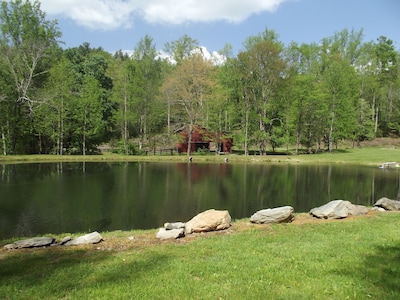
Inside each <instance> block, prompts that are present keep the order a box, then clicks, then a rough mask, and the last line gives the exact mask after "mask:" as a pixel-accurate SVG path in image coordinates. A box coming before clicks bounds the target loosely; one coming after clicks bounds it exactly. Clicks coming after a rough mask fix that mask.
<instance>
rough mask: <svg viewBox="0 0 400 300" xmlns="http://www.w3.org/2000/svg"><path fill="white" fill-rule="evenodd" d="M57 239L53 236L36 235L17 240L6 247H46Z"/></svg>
mask: <svg viewBox="0 0 400 300" xmlns="http://www.w3.org/2000/svg"><path fill="white" fill-rule="evenodd" d="M54 241H55V239H54V238H52V237H35V238H31V239H26V240H20V241H16V242H14V243H12V244H7V245H5V246H4V248H6V249H21V248H33V247H46V246H50V245H51V244H53V243H54Z"/></svg>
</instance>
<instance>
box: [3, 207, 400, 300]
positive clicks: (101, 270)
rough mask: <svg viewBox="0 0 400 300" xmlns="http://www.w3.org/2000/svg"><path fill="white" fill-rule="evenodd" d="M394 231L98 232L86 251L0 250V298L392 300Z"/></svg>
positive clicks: (342, 224)
mask: <svg viewBox="0 0 400 300" xmlns="http://www.w3.org/2000/svg"><path fill="white" fill-rule="evenodd" d="M399 226H400V214H398V213H384V214H376V215H373V216H369V217H359V218H353V219H350V220H338V221H325V220H317V221H313V222H311V223H304V224H299V223H296V222H294V223H292V224H274V225H265V226H261V225H251V224H249V222H248V220H239V221H236V222H234V223H233V226H232V228H231V229H229V230H228V231H227V232H221V233H220V234H200V235H197V236H196V237H194V238H193V237H186V238H183V239H181V240H177V241H172V242H171V241H169V242H160V241H156V238H155V236H154V234H155V230H147V231H141V232H140V233H139V232H116V233H113V232H109V233H105V234H104V237H105V241H104V242H103V243H101V244H98V245H93V246H86V247H70V248H62V247H51V248H46V249H29V250H18V251H11V252H6V251H5V250H0V251H1V252H0V286H1V289H0V298H1V299H59V298H65V299H111V298H112V299H370V298H371V299H399V297H400V287H399V279H398V278H399V276H400V260H399V253H400V237H399V236H398V233H397V232H398V228H399ZM238 228H240V230H239V229H238ZM132 234H133V235H135V239H134V240H133V241H129V242H128V239H127V237H128V236H130V235H132ZM115 245H116V246H115Z"/></svg>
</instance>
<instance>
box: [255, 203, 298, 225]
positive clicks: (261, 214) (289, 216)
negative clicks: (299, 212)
mask: <svg viewBox="0 0 400 300" xmlns="http://www.w3.org/2000/svg"><path fill="white" fill-rule="evenodd" d="M293 212H294V208H293V207H291V206H282V207H276V208H267V209H262V210H259V211H257V212H255V213H254V214H253V215H252V216H251V217H250V222H252V223H257V224H266V223H289V222H292V221H293V220H294V214H293Z"/></svg>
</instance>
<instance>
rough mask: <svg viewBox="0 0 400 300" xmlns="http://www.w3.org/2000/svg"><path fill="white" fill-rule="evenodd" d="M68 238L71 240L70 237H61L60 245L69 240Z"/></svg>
mask: <svg viewBox="0 0 400 300" xmlns="http://www.w3.org/2000/svg"><path fill="white" fill-rule="evenodd" d="M70 240H72V237H70V236H66V237H65V238H63V239H62V240H61V241H60V245H64V244H65V243H67V242H69V241H70Z"/></svg>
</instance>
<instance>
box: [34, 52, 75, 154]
mask: <svg viewBox="0 0 400 300" xmlns="http://www.w3.org/2000/svg"><path fill="white" fill-rule="evenodd" d="M74 79H75V76H74V73H73V71H72V64H71V63H70V61H69V60H67V59H66V58H65V57H62V58H61V59H60V61H59V62H58V63H57V64H54V65H53V67H52V68H51V69H50V72H49V77H48V80H47V81H46V83H45V84H44V87H43V89H42V90H41V98H42V99H43V100H44V101H45V102H44V103H45V105H42V106H41V107H40V108H38V109H37V112H36V118H35V121H36V123H37V125H36V127H38V126H41V127H42V129H41V132H43V133H47V135H48V136H49V139H50V142H51V146H50V148H51V151H52V152H54V153H56V154H57V155H63V154H64V147H65V144H64V141H65V139H66V138H68V135H67V133H68V131H70V130H68V128H69V127H70V126H71V124H70V122H69V119H68V118H67V117H68V114H67V112H68V111H72V110H74V108H73V106H72V103H73V102H74V97H76V95H75V93H74Z"/></svg>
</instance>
